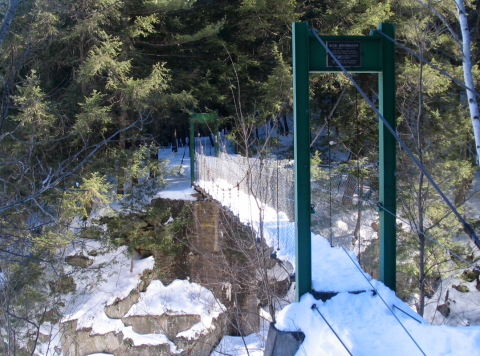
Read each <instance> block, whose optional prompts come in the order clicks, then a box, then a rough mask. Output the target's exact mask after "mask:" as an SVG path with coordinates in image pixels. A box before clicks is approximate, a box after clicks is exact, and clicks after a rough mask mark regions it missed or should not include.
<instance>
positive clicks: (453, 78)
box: [375, 30, 480, 97]
mask: <svg viewBox="0 0 480 356" xmlns="http://www.w3.org/2000/svg"><path fill="white" fill-rule="evenodd" d="M375 32H377V33H379V34H381V35H382V36H384V37H385V38H387V39H389V40H390V41H392V42H394V43H395V44H396V45H398V46H400V47H402V48H403V49H404V50H405V51H407V52H408V53H410V54H412V55H414V56H415V57H417V58H418V59H420V60H421V61H422V62H424V63H426V64H428V65H429V66H430V67H432V68H433V69H435V70H437V71H439V72H440V73H441V74H443V75H444V76H446V77H448V78H450V79H451V80H453V81H454V82H455V83H457V84H458V85H460V86H461V87H462V88H464V89H466V90H469V91H471V92H472V93H473V94H475V95H476V96H478V97H480V94H479V93H477V92H476V91H475V90H474V89H472V88H469V87H467V86H466V85H465V84H464V83H462V82H461V81H460V80H458V79H457V78H455V77H452V76H451V75H450V74H448V73H447V72H445V71H444V70H443V69H440V68H438V67H437V66H436V65H435V64H433V63H430V62H429V61H427V60H426V59H425V58H423V57H422V56H421V55H419V54H417V53H415V52H414V51H412V50H411V49H410V48H408V47H406V46H404V45H403V44H401V43H400V42H398V41H397V40H395V39H394V38H392V37H390V36H389V35H387V34H385V33H383V32H382V31H380V30H375Z"/></svg>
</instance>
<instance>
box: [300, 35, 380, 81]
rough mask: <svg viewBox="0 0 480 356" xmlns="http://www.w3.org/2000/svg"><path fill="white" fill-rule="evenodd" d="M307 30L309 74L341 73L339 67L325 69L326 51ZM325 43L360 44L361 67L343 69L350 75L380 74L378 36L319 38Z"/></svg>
mask: <svg viewBox="0 0 480 356" xmlns="http://www.w3.org/2000/svg"><path fill="white" fill-rule="evenodd" d="M311 31H312V30H309V34H308V47H309V64H310V65H309V69H310V73H332V72H342V70H341V69H340V67H338V66H336V64H334V65H333V66H330V67H327V51H326V50H325V47H323V46H322V44H321V43H320V42H319V41H318V40H317V38H316V37H315V36H314V34H313V33H312V32H311ZM320 38H321V39H322V41H324V42H326V43H327V45H328V42H333V41H334V42H351V43H356V42H357V43H358V42H359V43H360V47H361V51H360V52H361V66H359V67H348V66H345V69H346V70H347V71H348V72H350V73H380V72H381V71H382V70H383V63H382V62H383V61H382V59H383V51H382V40H381V38H380V37H379V36H320Z"/></svg>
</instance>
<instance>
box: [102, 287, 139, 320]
mask: <svg viewBox="0 0 480 356" xmlns="http://www.w3.org/2000/svg"><path fill="white" fill-rule="evenodd" d="M138 298H140V293H139V292H138V291H136V290H132V291H131V292H130V294H129V295H128V296H127V297H126V298H124V299H118V298H117V300H115V302H113V304H111V305H106V306H105V308H104V311H105V314H107V316H108V317H109V318H111V319H120V318H123V317H124V316H125V314H127V312H128V310H129V309H130V308H131V307H132V305H134V304H135V303H136V302H138Z"/></svg>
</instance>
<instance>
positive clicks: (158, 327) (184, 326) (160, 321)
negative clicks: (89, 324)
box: [122, 313, 201, 340]
mask: <svg viewBox="0 0 480 356" xmlns="http://www.w3.org/2000/svg"><path fill="white" fill-rule="evenodd" d="M200 320H201V319H200V315H196V314H184V315H170V314H167V313H165V314H162V315H135V316H127V317H123V318H122V321H123V323H124V324H125V326H130V325H131V326H132V328H133V331H135V332H136V333H139V334H154V333H155V334H164V335H166V336H167V337H168V338H169V339H170V340H173V339H174V338H175V337H176V336H177V334H178V333H179V332H180V331H184V330H188V329H190V328H191V327H192V326H193V325H195V324H196V323H198V322H200Z"/></svg>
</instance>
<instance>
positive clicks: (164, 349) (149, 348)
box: [115, 344, 171, 356]
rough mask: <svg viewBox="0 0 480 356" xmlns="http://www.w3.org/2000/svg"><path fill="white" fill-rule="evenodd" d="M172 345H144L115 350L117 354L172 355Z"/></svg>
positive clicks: (138, 355) (131, 355)
mask: <svg viewBox="0 0 480 356" xmlns="http://www.w3.org/2000/svg"><path fill="white" fill-rule="evenodd" d="M170 355H171V353H170V345H168V344H162V345H142V346H133V347H125V348H122V349H119V350H117V351H115V356H170Z"/></svg>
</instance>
